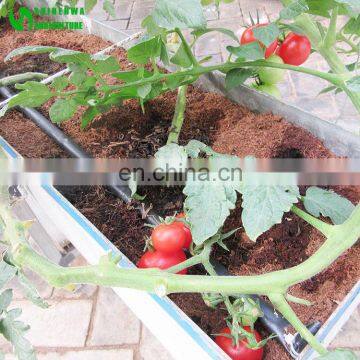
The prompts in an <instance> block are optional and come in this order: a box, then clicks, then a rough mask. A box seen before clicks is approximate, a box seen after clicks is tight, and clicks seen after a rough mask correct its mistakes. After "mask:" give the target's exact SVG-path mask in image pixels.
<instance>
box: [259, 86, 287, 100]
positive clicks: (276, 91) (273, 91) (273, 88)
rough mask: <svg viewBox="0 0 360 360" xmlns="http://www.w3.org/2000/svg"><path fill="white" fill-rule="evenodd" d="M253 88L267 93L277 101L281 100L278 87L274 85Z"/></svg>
mask: <svg viewBox="0 0 360 360" xmlns="http://www.w3.org/2000/svg"><path fill="white" fill-rule="evenodd" d="M254 88H255V89H256V90H258V91H261V92H264V93H267V94H269V95H271V96H274V97H276V98H277V99H280V98H281V93H280V90H279V89H278V87H277V86H276V85H274V84H262V85H254Z"/></svg>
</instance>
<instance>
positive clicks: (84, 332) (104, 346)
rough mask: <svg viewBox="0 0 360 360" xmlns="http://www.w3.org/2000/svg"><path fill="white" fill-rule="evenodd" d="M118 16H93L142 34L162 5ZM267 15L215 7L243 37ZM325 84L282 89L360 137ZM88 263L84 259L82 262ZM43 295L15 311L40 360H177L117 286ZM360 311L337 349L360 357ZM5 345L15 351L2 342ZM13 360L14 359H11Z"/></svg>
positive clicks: (294, 80) (207, 42)
mask: <svg viewBox="0 0 360 360" xmlns="http://www.w3.org/2000/svg"><path fill="white" fill-rule="evenodd" d="M115 1H116V13H117V18H116V19H109V17H108V15H107V14H105V13H104V11H103V10H102V8H101V6H97V7H96V8H95V9H94V11H93V13H92V16H93V17H94V18H96V19H98V20H100V21H102V22H105V23H106V24H108V25H109V26H112V27H114V28H116V29H118V30H122V31H123V32H124V33H126V34H128V35H130V34H133V33H135V32H137V31H139V30H140V28H141V25H140V23H141V19H143V18H144V17H145V16H146V15H147V14H148V13H149V12H150V10H151V9H152V7H153V5H154V1H152V0H151V1H149V0H137V1H132V0H119V1H118V0H115ZM256 9H259V10H260V14H261V17H262V19H263V20H265V19H266V16H267V15H268V16H270V18H272V17H274V16H275V15H276V14H277V13H278V12H279V9H280V3H279V1H277V0H266V1H265V0H262V1H261V0H235V1H234V2H233V3H232V4H227V5H221V6H220V9H219V11H216V10H215V9H214V8H209V9H208V10H207V17H208V19H209V25H210V26H211V27H226V28H230V29H232V30H234V31H235V33H236V34H237V35H239V36H240V35H241V32H242V31H243V25H244V24H247V23H249V12H251V13H253V14H254V13H255V12H256ZM229 44H231V43H229V41H228V39H226V38H225V37H224V36H223V35H218V34H209V35H207V36H205V37H204V38H203V40H201V41H200V42H199V43H198V44H197V46H196V49H195V52H196V55H197V56H198V57H204V56H207V55H212V56H213V58H212V61H213V62H216V61H220V60H223V59H224V57H226V45H229ZM306 65H307V66H310V67H314V68H317V69H321V70H326V69H327V66H326V64H325V63H324V61H323V60H322V59H321V58H320V57H319V56H317V55H314V54H313V55H312V56H311V58H310V60H309V61H308V63H307V64H306ZM324 86H325V84H324V83H323V82H322V81H320V80H319V79H316V81H314V79H313V78H311V77H307V76H304V75H303V74H301V75H298V74H294V73H291V74H290V73H288V74H287V81H286V82H284V83H283V84H282V85H281V92H282V94H283V98H284V100H285V101H288V102H289V103H292V104H295V105H297V106H299V107H300V108H303V109H305V110H308V111H311V112H312V113H314V114H316V115H318V116H320V117H321V118H323V119H326V120H328V121H331V122H333V123H337V124H338V125H340V126H343V127H344V128H347V129H349V130H351V131H353V132H355V133H359V134H360V131H359V117H358V116H357V114H356V112H355V110H354V108H353V106H352V105H351V103H350V102H349V100H347V99H346V97H344V95H343V94H339V95H337V96H336V97H335V96H333V95H321V96H316V95H317V94H318V92H319V91H320V90H321V89H322V88H323V87H324ZM80 262H81V261H80ZM32 277H33V279H34V281H35V283H36V284H37V286H38V288H39V290H40V293H41V295H42V296H43V297H44V298H46V299H47V300H48V302H49V303H50V305H51V307H50V309H47V310H41V309H39V308H36V307H34V306H33V305H32V304H31V303H29V302H28V301H27V300H25V299H24V298H23V297H22V295H21V292H20V290H19V289H18V288H16V286H15V301H14V306H20V307H21V308H22V309H23V316H22V318H23V319H24V320H25V321H27V322H28V323H29V324H30V325H31V330H30V332H29V336H28V338H29V340H31V341H32V343H33V344H34V345H35V346H36V349H37V351H38V354H39V355H38V357H39V360H100V359H101V360H115V359H116V360H132V359H135V360H140V359H144V360H170V359H171V358H172V357H171V356H170V354H169V353H168V352H167V351H166V350H165V349H164V348H163V347H162V345H161V344H160V343H159V342H158V341H157V340H156V339H155V338H154V337H153V335H152V334H151V333H150V332H149V331H148V330H147V329H146V328H145V326H144V325H143V324H142V323H141V322H140V321H139V320H138V319H137V318H136V317H135V316H134V315H133V314H132V312H131V310H129V309H128V308H127V307H126V306H125V305H124V304H123V303H122V301H121V300H120V299H119V298H118V297H117V296H116V295H115V293H114V292H113V291H112V290H111V289H104V288H97V287H91V286H85V287H82V288H80V289H79V290H78V291H77V292H76V293H68V292H66V291H64V290H54V289H53V288H51V287H49V286H47V285H46V284H45V283H44V282H42V281H41V280H39V279H38V278H37V277H35V276H32ZM359 319H360V310H359V309H358V310H357V311H356V312H355V313H354V315H353V316H352V317H351V319H350V320H349V321H348V323H347V324H346V326H345V327H344V328H343V330H342V331H341V332H340V334H339V335H338V336H337V338H336V339H335V340H334V342H333V343H332V344H331V347H332V348H333V347H348V348H352V349H354V350H355V351H357V353H358V354H359V356H360V336H359V334H360V327H359ZM0 348H1V349H4V350H7V351H10V348H9V346H8V345H7V344H6V343H5V342H4V341H3V340H1V338H0ZM10 359H13V357H12V356H11V355H7V356H6V360H10Z"/></svg>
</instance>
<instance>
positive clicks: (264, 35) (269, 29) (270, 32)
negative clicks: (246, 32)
mask: <svg viewBox="0 0 360 360" xmlns="http://www.w3.org/2000/svg"><path fill="white" fill-rule="evenodd" d="M253 32H254V36H255V38H256V39H258V40H259V41H260V42H261V43H262V44H264V45H265V46H269V45H270V44H271V43H272V42H274V41H275V39H277V38H278V36H279V35H280V30H279V28H278V26H277V25H276V24H274V23H271V24H269V25H265V26H260V27H257V28H254V29H253Z"/></svg>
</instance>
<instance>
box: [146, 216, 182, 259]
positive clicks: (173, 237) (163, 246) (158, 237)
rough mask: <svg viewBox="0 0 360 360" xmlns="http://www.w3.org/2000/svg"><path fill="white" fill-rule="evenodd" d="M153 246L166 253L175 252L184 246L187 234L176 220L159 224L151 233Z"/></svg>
mask: <svg viewBox="0 0 360 360" xmlns="http://www.w3.org/2000/svg"><path fill="white" fill-rule="evenodd" d="M151 239H152V243H153V246H154V248H155V249H156V250H158V251H162V252H164V253H173V252H176V251H179V250H181V249H182V248H183V247H184V244H185V239H186V234H185V232H184V230H183V229H182V227H180V226H178V225H177V224H176V223H175V222H173V223H171V224H160V225H158V226H157V227H156V228H155V229H154V230H153V232H152V234H151Z"/></svg>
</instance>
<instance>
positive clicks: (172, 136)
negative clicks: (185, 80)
mask: <svg viewBox="0 0 360 360" xmlns="http://www.w3.org/2000/svg"><path fill="white" fill-rule="evenodd" d="M186 92H187V85H182V86H180V87H179V88H178V95H177V99H176V106H175V113H174V116H173V119H172V123H171V129H170V133H169V137H168V140H167V144H171V143H178V141H179V135H180V131H181V128H182V125H183V122H184V115H185V109H186Z"/></svg>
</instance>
